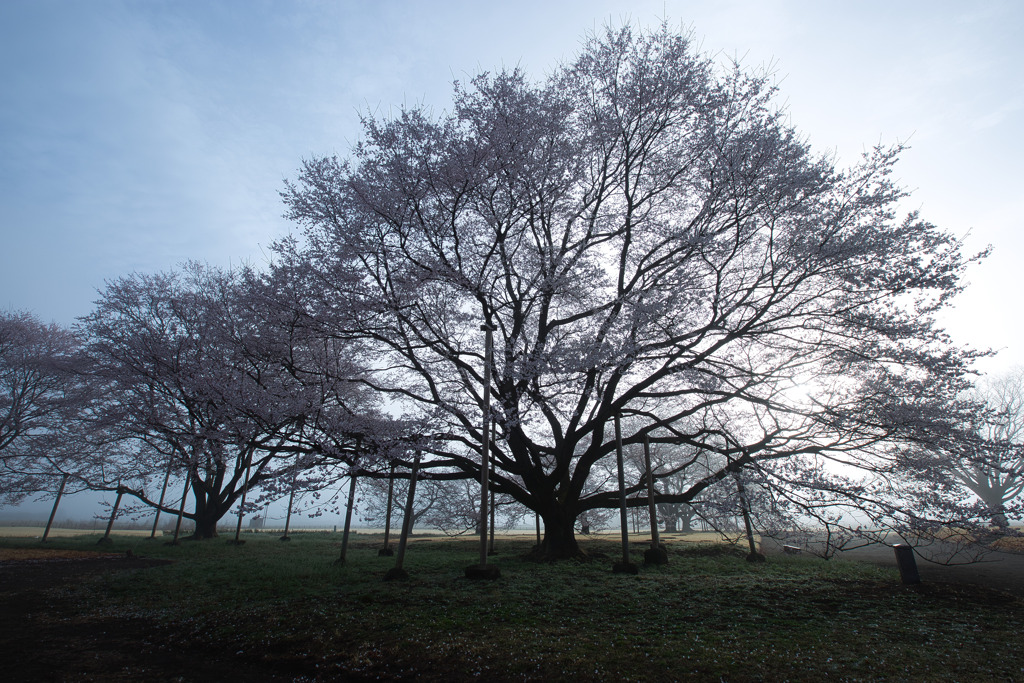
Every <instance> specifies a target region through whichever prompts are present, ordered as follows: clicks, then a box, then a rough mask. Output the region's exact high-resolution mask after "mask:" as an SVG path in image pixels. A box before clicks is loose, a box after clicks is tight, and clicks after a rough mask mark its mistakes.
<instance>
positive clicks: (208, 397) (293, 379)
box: [83, 263, 370, 538]
mask: <svg viewBox="0 0 1024 683" xmlns="http://www.w3.org/2000/svg"><path fill="white" fill-rule="evenodd" d="M274 295H275V292H274V290H273V288H272V287H271V286H270V285H268V284H267V283H265V282H263V281H262V280H261V279H260V278H259V277H258V276H257V275H256V274H254V273H251V272H249V271H245V270H242V271H222V270H218V269H215V268H211V267H208V266H202V265H199V264H195V263H192V264H188V265H186V266H185V267H184V268H183V269H182V270H181V271H179V272H173V273H169V274H160V275H133V276H129V277H124V278H120V279H118V280H116V281H114V282H112V283H110V284H109V285H108V286H107V288H106V290H105V291H104V292H103V293H102V296H101V298H100V300H99V301H98V302H97V307H96V310H95V311H94V312H93V313H92V314H91V315H89V316H87V317H86V318H84V319H83V323H84V330H85V332H86V334H87V335H88V344H87V349H88V353H89V356H90V359H91V363H92V365H91V379H92V382H93V383H94V384H95V386H97V387H101V388H102V392H99V393H98V395H97V399H96V401H95V402H94V404H93V405H92V407H91V414H92V417H91V423H92V427H93V432H92V433H93V434H94V435H95V436H94V438H95V439H97V440H106V441H109V442H111V443H118V444H120V453H121V454H122V457H121V458H120V460H119V461H116V460H115V459H113V458H111V459H109V460H108V465H109V466H110V467H112V468H115V469H118V470H125V471H130V472H131V473H132V475H133V476H135V477H136V478H146V477H153V478H158V477H161V476H162V475H163V473H164V472H165V471H166V467H167V465H168V461H169V460H170V461H171V462H173V467H174V469H175V471H177V472H179V473H181V476H184V477H186V478H187V479H188V480H189V488H190V491H191V498H192V503H193V505H192V508H193V509H192V510H191V511H189V512H186V513H185V517H187V518H188V519H191V520H193V521H194V522H195V536H196V537H197V538H209V537H213V536H216V535H217V522H218V520H220V519H221V518H222V517H223V516H224V515H225V514H226V513H227V512H228V510H229V509H230V508H231V507H232V506H233V505H234V504H235V503H236V502H238V501H239V500H240V499H241V498H242V496H243V493H244V492H245V491H247V490H249V491H251V490H255V489H257V488H260V487H270V486H273V485H274V484H275V483H277V484H278V485H279V486H281V487H282V488H283V487H287V486H290V485H291V484H292V482H293V481H294V476H293V474H294V466H295V464H296V456H297V455H300V454H303V455H307V456H311V457H312V458H313V459H312V460H310V459H306V460H303V462H304V463H305V464H306V465H307V466H308V467H310V468H313V467H314V466H315V465H316V464H317V458H321V459H322V460H323V459H326V460H328V461H330V462H333V463H338V462H345V463H348V464H353V463H356V462H357V461H358V459H359V458H360V457H361V455H360V451H359V449H358V444H359V442H360V438H361V436H362V435H361V433H360V429H365V426H366V424H367V423H366V422H365V418H366V415H364V414H361V413H358V410H357V406H356V405H355V404H356V403H357V402H358V398H357V394H358V391H357V390H355V389H353V390H349V389H348V387H355V385H354V384H352V383H351V382H350V381H349V380H350V379H351V378H350V377H348V376H341V374H343V373H345V372H347V371H348V370H350V369H351V367H352V366H351V363H350V360H349V359H347V358H345V357H343V356H342V353H343V352H342V351H341V348H342V346H341V344H340V343H336V342H332V341H331V340H324V339H322V338H319V337H315V338H314V337H311V336H309V335H307V334H306V333H305V330H304V329H303V328H301V327H300V326H298V325H296V324H295V317H294V312H293V311H292V310H291V309H288V310H285V311H284V312H283V313H282V312H281V311H282V309H279V308H278V307H276V306H275V305H274V301H275V297H274ZM279 316H282V317H279ZM309 368H315V369H313V370H310V369H309ZM360 420H364V421H363V422H360ZM365 440H366V441H367V442H368V441H369V440H370V439H368V438H367V439H365ZM115 462H120V463H121V464H120V465H115ZM321 471H323V470H321ZM283 475H287V476H285V479H286V482H284V483H281V482H277V480H278V479H279V478H281V477H282V476H283ZM109 478H110V477H109V476H105V477H104V480H107V481H109ZM306 479H307V481H305V482H304V485H305V486H306V488H314V487H315V482H312V481H310V480H309V479H310V478H309V477H307V478H306ZM321 485H323V482H321ZM130 493H131V494H132V495H134V496H135V497H136V498H138V499H139V500H140V501H142V502H143V503H145V504H147V505H151V506H156V505H158V503H159V501H158V500H157V499H155V496H154V495H153V494H152V492H150V491H146V490H144V489H142V488H133V489H132V490H131V492H130ZM249 501H250V504H251V505H253V506H255V505H258V502H257V501H256V497H255V496H250V497H249ZM162 509H163V510H164V511H166V512H175V510H174V506H172V505H169V504H165V506H164V507H163V508H162Z"/></svg>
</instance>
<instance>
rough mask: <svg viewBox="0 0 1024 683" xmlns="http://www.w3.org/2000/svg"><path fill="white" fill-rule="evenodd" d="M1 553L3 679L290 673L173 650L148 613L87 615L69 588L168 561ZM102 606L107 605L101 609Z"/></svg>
mask: <svg viewBox="0 0 1024 683" xmlns="http://www.w3.org/2000/svg"><path fill="white" fill-rule="evenodd" d="M10 550H11V549H4V559H3V560H2V561H0V642H2V643H3V644H4V653H3V654H2V655H0V680H3V681H41V680H49V681H138V680H174V681H210V680H218V681H227V682H230V681H242V680H245V681H254V680H257V681H279V680H287V681H291V680H295V678H296V676H295V675H294V674H293V673H289V672H285V671H282V670H275V669H273V668H268V667H267V666H266V665H264V664H263V663H261V662H257V661H253V660H252V659H248V658H246V657H245V656H244V655H242V654H240V653H236V652H234V651H228V650H226V649H225V648H224V647H223V646H220V645H219V644H217V643H216V642H214V641H213V640H212V639H211V641H210V642H203V641H202V639H199V640H198V642H195V641H194V640H193V642H189V643H188V647H187V648H183V647H182V646H181V643H175V642H174V641H175V640H176V638H175V635H176V633H175V630H174V629H173V627H172V626H171V625H167V624H163V623H160V622H159V621H158V620H156V619H153V618H150V617H148V616H146V615H145V614H110V613H109V611H104V610H102V609H97V610H84V609H83V608H82V606H81V605H79V604H77V603H76V602H75V601H74V600H73V599H72V598H71V597H70V591H68V590H67V587H68V586H69V585H70V584H72V583H76V582H78V581H84V580H89V579H90V578H91V577H93V576H96V575H101V574H108V573H111V572H123V571H144V570H146V569H147V568H149V567H154V566H157V565H161V564H167V563H168V562H169V560H157V559H146V558H137V557H135V558H131V557H127V556H125V555H123V554H118V555H111V554H109V553H96V552H89V551H73V550H72V551H56V550H49V549H38V550H37V549H26V550H25V552H24V553H20V552H19V553H12V552H9V551H10ZM98 607H102V606H98Z"/></svg>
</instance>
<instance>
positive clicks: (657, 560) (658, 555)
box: [644, 434, 668, 564]
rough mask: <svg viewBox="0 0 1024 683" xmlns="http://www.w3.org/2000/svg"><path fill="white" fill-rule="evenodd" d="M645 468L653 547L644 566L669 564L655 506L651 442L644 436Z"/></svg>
mask: <svg viewBox="0 0 1024 683" xmlns="http://www.w3.org/2000/svg"><path fill="white" fill-rule="evenodd" d="M644 466H645V467H646V468H647V509H648V512H649V514H650V516H651V547H650V548H648V549H647V550H645V551H644V564H668V550H666V549H665V546H663V545H662V544H661V539H660V538H659V537H658V509H657V506H656V505H655V504H654V470H653V469H652V468H651V441H650V439H648V438H647V435H646V434H644Z"/></svg>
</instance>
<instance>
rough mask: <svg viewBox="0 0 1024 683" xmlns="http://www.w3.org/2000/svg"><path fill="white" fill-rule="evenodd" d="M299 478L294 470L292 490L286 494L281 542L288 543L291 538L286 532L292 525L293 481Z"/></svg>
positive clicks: (293, 483)
mask: <svg viewBox="0 0 1024 683" xmlns="http://www.w3.org/2000/svg"><path fill="white" fill-rule="evenodd" d="M298 478H299V470H298V468H296V470H295V472H294V473H293V474H292V490H291V491H290V492H289V493H288V513H287V514H286V515H285V518H284V536H282V537H281V539H280V540H282V541H290V540H292V539H291V537H290V536H289V535H288V530H289V529H290V528H291V524H292V503H294V502H295V481H296V480H297V479H298Z"/></svg>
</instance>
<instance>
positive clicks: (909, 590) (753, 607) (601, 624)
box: [0, 533, 1024, 681]
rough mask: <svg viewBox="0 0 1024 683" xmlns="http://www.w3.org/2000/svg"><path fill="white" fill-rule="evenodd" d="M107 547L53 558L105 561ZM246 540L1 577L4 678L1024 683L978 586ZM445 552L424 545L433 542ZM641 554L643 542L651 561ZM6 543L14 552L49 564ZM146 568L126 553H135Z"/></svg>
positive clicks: (679, 546) (675, 555)
mask: <svg viewBox="0 0 1024 683" xmlns="http://www.w3.org/2000/svg"><path fill="white" fill-rule="evenodd" d="M96 538H97V536H96V535H92V536H83V537H78V538H60V539H56V540H54V541H52V542H49V543H47V544H46V545H45V546H43V547H45V548H46V549H48V550H59V551H79V552H78V553H73V554H81V551H95V550H96ZM292 538H293V541H292V542H291V543H281V542H279V541H278V540H277V539H276V537H274V536H270V535H261V534H246V535H245V539H246V541H247V542H246V543H245V544H244V545H242V546H233V545H230V544H228V543H227V542H225V541H224V540H213V541H205V542H185V543H182V544H181V545H179V546H167V545H164V544H163V543H161V542H159V541H150V540H148V539H147V540H140V539H138V538H131V537H117V536H115V537H114V543H113V545H110V546H105V547H104V548H103V549H102V551H103V554H104V556H103V557H99V556H98V557H94V558H92V559H68V560H57V561H54V560H50V561H40V560H24V559H23V560H21V561H5V562H0V638H2V640H3V642H4V643H5V649H6V651H7V655H6V656H5V657H3V658H0V678H2V679H3V680H8V681H20V680H38V679H40V678H41V677H49V678H52V679H55V680H105V681H106V680H140V679H150V680H157V679H160V680H172V679H173V680H184V681H192V680H195V681H198V680H211V679H212V678H216V679H219V680H242V679H245V680H250V681H251V680H339V679H343V680H374V679H378V678H379V679H381V680H428V681H430V680H437V681H440V680H445V681H450V680H456V681H458V680H474V679H483V680H488V681H494V680H497V681H506V680H507V681H513V680H515V681H523V680H527V681H530V680H570V679H571V680H616V681H619V680H650V681H668V680H677V679H683V680H685V679H692V680H719V679H722V680H727V681H744V680H807V681H810V680H815V681H818V680H822V679H826V678H828V679H831V680H858V679H859V680H867V679H870V680H878V679H883V678H890V679H899V680H907V679H919V680H989V679H992V680H995V679H1000V680H1006V679H1017V678H1020V677H1022V675H1024V668H1022V665H1021V662H1024V644H1022V642H1021V640H1020V633H1021V632H1022V628H1024V603H1022V601H1021V600H1020V599H1019V598H1017V597H1014V596H1012V595H1010V594H1007V593H1003V592H1000V591H996V590H990V589H985V588H981V587H978V586H963V585H954V584H942V583H935V582H931V583H925V584H923V585H920V586H904V585H902V584H901V583H900V581H899V577H898V575H897V573H896V571H895V569H886V568H882V567H877V566H873V565H869V564H860V563H855V562H847V561H842V560H832V561H827V562H826V561H823V560H820V559H817V558H810V557H805V556H792V557H790V556H771V557H769V559H768V561H767V562H765V563H748V562H746V561H745V560H744V554H745V553H744V551H743V549H742V548H738V547H735V546H732V545H729V544H723V543H718V544H711V543H687V542H683V541H677V542H674V543H672V544H671V545H670V546H669V555H670V563H669V564H668V565H665V566H652V567H641V569H640V574H639V575H637V576H629V575H623V574H613V573H612V571H611V565H612V562H613V560H615V559H619V557H620V555H619V546H618V545H617V544H615V543H614V542H612V541H608V540H603V539H596V540H595V539H587V540H584V541H583V542H582V543H581V545H582V546H583V549H584V550H585V551H586V552H587V553H588V554H589V555H590V557H591V559H590V560H589V561H567V562H560V563H557V564H546V563H540V564H538V563H533V562H529V561H527V560H525V559H522V558H523V557H524V556H525V555H526V553H527V552H528V551H529V550H530V548H531V546H532V541H526V540H509V539H499V543H498V547H497V550H498V555H496V556H494V557H492V558H491V559H492V562H493V563H494V564H497V565H498V566H499V567H500V569H501V578H500V579H499V580H497V581H493V582H471V581H468V580H467V579H465V578H464V574H463V570H464V568H465V567H466V566H469V565H471V564H474V562H475V558H476V550H477V546H476V542H475V541H472V540H446V539H440V540H439V539H423V538H421V539H416V540H414V541H412V542H411V544H410V547H409V549H408V554H407V555H406V559H405V568H406V569H407V570H408V571H409V574H410V578H409V579H408V580H407V581H400V582H384V581H383V576H384V573H385V572H386V571H387V569H389V568H390V567H392V566H393V564H394V558H388V557H378V556H377V550H378V548H379V547H380V545H381V538H380V537H378V536H370V535H366V534H358V535H356V536H355V540H354V541H353V542H352V543H351V544H350V546H349V549H348V554H347V562H346V564H345V566H337V565H335V564H334V561H335V559H336V558H337V556H338V554H339V544H340V535H339V534H330V533H316V534H314V533H309V534H295V535H293V537H292ZM428 541H429V542H428ZM644 547H645V546H643V545H640V544H637V545H635V546H634V550H635V551H636V552H635V554H636V557H635V558H634V561H636V562H637V563H638V564H640V563H641V562H642V558H641V555H640V553H642V551H643V550H644ZM39 548H40V544H39V543H38V542H37V541H28V540H20V539H3V540H0V553H2V552H3V551H9V550H10V549H39ZM129 551H130V552H129Z"/></svg>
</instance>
